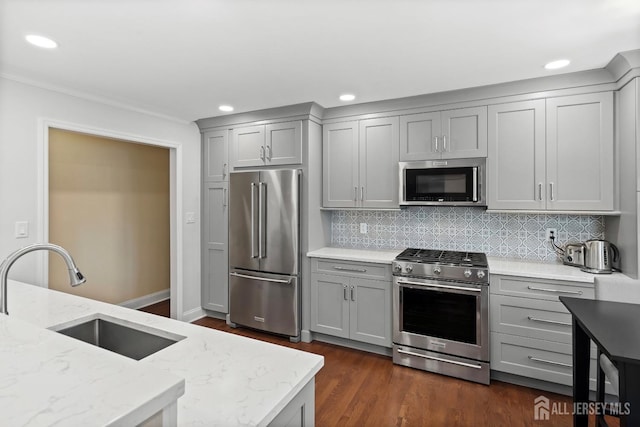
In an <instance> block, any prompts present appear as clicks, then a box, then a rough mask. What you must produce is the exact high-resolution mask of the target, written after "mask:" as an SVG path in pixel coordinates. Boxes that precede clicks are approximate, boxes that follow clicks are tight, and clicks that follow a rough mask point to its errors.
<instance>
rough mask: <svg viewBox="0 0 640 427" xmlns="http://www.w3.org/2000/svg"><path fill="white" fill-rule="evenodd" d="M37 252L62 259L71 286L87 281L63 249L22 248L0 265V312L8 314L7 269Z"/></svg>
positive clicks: (45, 246)
mask: <svg viewBox="0 0 640 427" xmlns="http://www.w3.org/2000/svg"><path fill="white" fill-rule="evenodd" d="M39 250H47V251H52V252H55V253H57V254H59V255H60V256H61V257H62V259H64V262H66V263H67V268H68V269H69V282H70V284H71V286H78V285H81V284H83V283H84V282H86V281H87V279H85V278H84V276H83V275H82V273H80V270H78V267H76V264H75V263H74V262H73V258H71V255H69V252H67V251H66V250H65V249H64V248H62V247H60V246H58V245H53V244H51V243H35V244H33V245H29V246H25V247H24V248H22V249H18V250H17V251H15V252H13V253H11V254H10V255H9V256H8V257H7V258H6V259H5V260H4V261H2V264H0V312H2V313H4V314H9V313H8V312H7V280H8V279H7V276H8V275H9V269H10V268H11V266H12V265H13V263H14V262H16V260H17V259H18V258H20V257H21V256H22V255H24V254H28V253H29V252H33V251H39Z"/></svg>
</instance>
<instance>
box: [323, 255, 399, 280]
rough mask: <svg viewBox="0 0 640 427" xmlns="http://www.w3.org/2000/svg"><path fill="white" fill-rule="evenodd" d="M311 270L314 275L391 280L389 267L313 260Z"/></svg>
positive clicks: (330, 260)
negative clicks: (323, 274)
mask: <svg viewBox="0 0 640 427" xmlns="http://www.w3.org/2000/svg"><path fill="white" fill-rule="evenodd" d="M311 269H312V271H313V272H316V273H330V274H337V275H342V276H349V277H363V278H369V279H383V280H391V266H390V265H387V264H375V263H365V262H353V261H342V260H333V259H313V260H312V262H311Z"/></svg>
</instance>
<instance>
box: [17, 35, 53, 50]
mask: <svg viewBox="0 0 640 427" xmlns="http://www.w3.org/2000/svg"><path fill="white" fill-rule="evenodd" d="M25 39H27V41H28V42H29V43H31V44H32V45H34V46H38V47H42V48H45V49H55V48H56V47H58V43H56V42H54V41H53V40H51V39H50V38H47V37H43V36H38V35H35V34H29V35H28V36H26V37H25Z"/></svg>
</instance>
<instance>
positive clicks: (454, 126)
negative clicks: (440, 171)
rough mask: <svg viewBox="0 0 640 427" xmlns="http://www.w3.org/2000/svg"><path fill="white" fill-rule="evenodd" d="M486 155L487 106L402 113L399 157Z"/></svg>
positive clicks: (429, 158) (428, 157)
mask: <svg viewBox="0 0 640 427" xmlns="http://www.w3.org/2000/svg"><path fill="white" fill-rule="evenodd" d="M468 157H487V107H484V106H483V107H469V108H458V109H454V110H445V111H434V112H430V113H420V114H408V115H404V116H400V160H402V161H414V160H437V159H460V158H468Z"/></svg>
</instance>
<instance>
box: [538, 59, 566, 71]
mask: <svg viewBox="0 0 640 427" xmlns="http://www.w3.org/2000/svg"><path fill="white" fill-rule="evenodd" d="M570 63H571V61H569V60H568V59H558V60H557V61H551V62H549V63H547V64H546V65H545V66H544V68H546V69H547V70H557V69H558V68H564V67H566V66H567V65H569V64H570Z"/></svg>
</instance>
